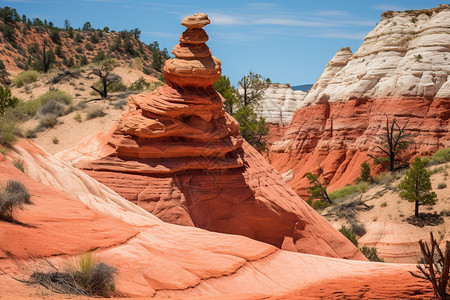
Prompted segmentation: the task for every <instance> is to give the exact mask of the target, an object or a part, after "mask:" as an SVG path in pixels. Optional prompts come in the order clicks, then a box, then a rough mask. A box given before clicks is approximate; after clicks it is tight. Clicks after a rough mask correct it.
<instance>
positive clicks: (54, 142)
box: [52, 136, 59, 145]
mask: <svg viewBox="0 0 450 300" xmlns="http://www.w3.org/2000/svg"><path fill="white" fill-rule="evenodd" d="M52 143H53V144H55V145H57V144H59V140H58V138H57V137H56V136H54V137H53V138H52Z"/></svg>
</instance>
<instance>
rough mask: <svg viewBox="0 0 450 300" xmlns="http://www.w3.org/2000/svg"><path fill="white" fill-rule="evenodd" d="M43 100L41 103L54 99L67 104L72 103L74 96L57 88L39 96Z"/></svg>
mask: <svg viewBox="0 0 450 300" xmlns="http://www.w3.org/2000/svg"><path fill="white" fill-rule="evenodd" d="M38 100H39V101H40V102H41V105H44V104H46V103H47V102H48V101H50V100H54V101H56V102H60V103H63V104H65V105H70V104H72V96H70V95H69V94H67V93H66V92H63V91H59V90H55V91H49V92H47V93H45V94H43V95H42V96H40V97H39V98H38Z"/></svg>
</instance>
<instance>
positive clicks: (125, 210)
mask: <svg viewBox="0 0 450 300" xmlns="http://www.w3.org/2000/svg"><path fill="white" fill-rule="evenodd" d="M10 152H11V153H9V154H8V155H13V156H14V157H15V159H20V160H21V161H22V162H23V164H24V167H25V170H26V174H24V173H22V172H20V171H19V170H18V169H16V168H15V167H14V166H13V165H12V164H11V163H10V162H8V161H7V160H5V158H4V157H3V156H2V155H1V154H0V174H2V179H1V181H2V183H3V182H4V181H6V180H9V179H18V180H21V181H22V182H23V183H24V184H25V186H26V187H27V188H28V189H29V190H30V193H31V200H32V201H33V202H34V205H29V206H27V207H26V208H25V210H24V211H20V212H19V213H18V214H17V220H18V221H21V222H23V223H26V224H28V225H32V226H33V227H29V228H27V227H23V226H20V225H13V224H9V223H6V222H2V221H0V238H1V239H0V240H1V244H0V249H3V250H2V251H0V297H2V299H27V298H29V295H34V294H36V290H35V289H34V287H33V288H32V289H31V288H30V287H26V286H25V285H24V284H23V283H21V282H19V281H17V280H15V279H13V278H18V279H26V278H28V277H27V276H29V275H30V274H31V273H32V272H33V271H35V270H39V271H46V270H48V271H54V269H53V268H50V267H48V263H47V262H50V263H51V264H53V265H55V266H56V267H58V268H59V269H60V270H64V268H65V267H67V264H68V263H71V262H74V261H76V258H77V255H80V254H83V253H84V252H85V251H86V250H88V249H91V250H92V249H95V252H94V257H96V258H97V259H98V260H99V261H101V262H105V263H107V264H110V265H112V266H114V267H116V268H117V269H118V270H119V276H118V277H117V280H116V290H117V291H119V292H120V293H121V295H123V296H128V297H145V298H151V297H155V298H168V297H175V298H181V299H189V298H190V297H193V298H195V299H198V297H210V298H211V299H230V298H233V299H234V298H241V299H267V298H268V297H269V296H272V297H278V298H280V297H279V296H276V295H285V296H283V297H282V299H292V298H298V295H302V294H303V293H305V294H307V295H308V296H314V295H315V294H314V293H315V292H316V295H327V296H328V295H330V294H332V293H333V292H335V291H337V292H339V293H342V294H344V295H345V294H347V295H352V296H353V295H360V294H361V293H362V292H365V293H368V295H369V294H370V295H377V294H378V293H379V294H380V295H389V297H391V298H392V299H397V298H399V299H401V297H402V295H403V294H404V293H405V291H404V290H403V289H402V288H403V287H404V288H405V290H406V291H407V293H408V295H421V296H424V295H427V294H426V292H427V290H426V288H424V286H423V284H422V283H418V282H417V281H414V280H412V277H410V275H409V273H408V271H413V270H415V266H414V265H394V264H382V263H372V262H365V261H355V260H343V259H335V258H329V257H322V256H315V255H308V254H302V253H294V252H289V251H283V250H280V249H277V248H275V247H273V246H271V245H268V244H264V243H261V242H258V241H255V240H252V239H249V238H246V237H243V236H237V235H226V234H220V233H214V232H208V231H206V230H202V229H199V228H195V227H189V226H178V225H173V224H168V223H164V222H162V221H160V220H159V219H157V218H155V217H153V216H152V215H150V214H149V213H148V212H146V211H144V210H143V209H142V208H139V207H138V206H136V205H132V204H130V203H129V201H127V200H125V199H123V198H121V197H120V196H118V195H117V194H116V193H115V192H113V191H112V190H111V189H109V188H107V187H105V186H104V185H102V184H100V183H98V182H96V181H95V180H94V179H92V178H90V177H89V176H87V175H86V174H84V173H83V172H82V171H80V170H77V169H75V168H74V167H72V166H71V164H70V163H67V162H63V161H61V160H59V159H57V158H55V157H53V156H51V155H48V154H47V153H45V152H44V151H42V150H40V149H38V148H37V147H36V146H35V145H33V144H32V143H31V142H29V141H27V140H22V141H20V142H19V144H18V145H16V147H15V149H14V151H10ZM28 174H29V175H28ZM37 180H39V181H40V182H41V183H39V182H37ZM68 194H70V196H69V195H68ZM319 225H320V224H319ZM325 229H326V228H325ZM100 233H101V234H100ZM7 253H8V254H9V255H6V254H7ZM341 278H343V279H342V280H341ZM385 279H389V280H390V281H389V283H388V284H387V283H386V281H385ZM368 280H369V281H368ZM328 282H330V283H331V284H330V287H329V288H326V287H327V285H325V291H324V290H323V288H324V286H322V290H320V289H319V288H317V289H315V288H314V289H308V290H307V291H305V290H304V289H306V288H307V287H308V286H310V285H315V286H318V285H319V284H320V283H328ZM336 283H340V285H337V284H336ZM416 283H418V284H419V286H417V287H415V286H414V287H411V286H408V284H409V285H415V284H416ZM361 285H364V286H363V287H361ZM347 287H348V289H347ZM44 291H45V292H46V293H50V297H51V298H55V299H56V298H60V297H61V296H58V295H55V296H54V295H52V294H51V292H49V291H46V290H44ZM347 291H348V292H347ZM412 293H415V294H412Z"/></svg>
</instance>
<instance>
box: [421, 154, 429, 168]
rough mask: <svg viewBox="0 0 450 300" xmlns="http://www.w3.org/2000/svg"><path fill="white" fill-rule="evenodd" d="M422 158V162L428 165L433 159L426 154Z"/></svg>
mask: <svg viewBox="0 0 450 300" xmlns="http://www.w3.org/2000/svg"><path fill="white" fill-rule="evenodd" d="M421 159H422V162H423V164H424V165H425V166H427V165H428V164H429V163H430V161H431V158H430V157H428V156H424V157H422V158H421Z"/></svg>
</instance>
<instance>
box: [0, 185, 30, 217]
mask: <svg viewBox="0 0 450 300" xmlns="http://www.w3.org/2000/svg"><path fill="white" fill-rule="evenodd" d="M25 204H32V202H31V201H30V193H29V192H28V190H27V188H26V187H25V185H24V184H23V183H22V182H20V181H17V180H8V182H7V183H6V187H5V188H4V189H3V190H2V191H1V192H0V220H2V221H6V222H13V221H14V212H15V211H16V210H17V209H23V206H24V205H25Z"/></svg>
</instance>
